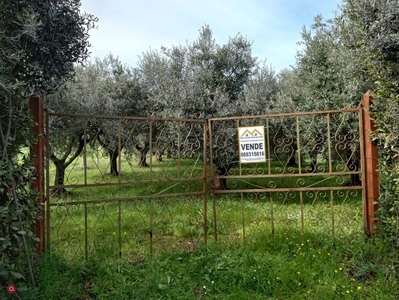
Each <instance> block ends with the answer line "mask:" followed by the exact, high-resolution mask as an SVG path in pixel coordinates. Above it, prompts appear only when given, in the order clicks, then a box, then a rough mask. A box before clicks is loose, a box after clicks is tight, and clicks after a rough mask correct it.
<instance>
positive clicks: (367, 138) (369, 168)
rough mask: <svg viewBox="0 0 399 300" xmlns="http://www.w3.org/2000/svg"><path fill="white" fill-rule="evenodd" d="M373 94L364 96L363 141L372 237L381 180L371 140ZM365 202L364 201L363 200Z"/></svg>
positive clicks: (374, 127)
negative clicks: (370, 111)
mask: <svg viewBox="0 0 399 300" xmlns="http://www.w3.org/2000/svg"><path fill="white" fill-rule="evenodd" d="M372 100H373V99H372V97H371V92H370V91H368V92H367V93H366V94H364V95H363V101H362V106H363V112H362V117H363V128H364V130H363V137H364V138H363V141H364V160H365V165H364V168H365V171H364V172H363V174H365V178H364V179H363V181H364V182H363V188H365V194H366V199H365V201H366V203H365V211H364V212H363V214H365V216H363V217H364V218H366V220H365V225H366V228H365V229H366V230H367V232H368V233H369V234H370V235H373V234H374V230H375V228H374V227H375V225H376V224H377V220H376V217H375V211H376V210H377V208H378V204H377V203H378V198H379V178H378V151H377V146H376V145H375V144H373V142H372V140H371V132H372V131H375V130H376V126H375V124H374V121H373V120H372V119H371V117H370V113H369V110H370V106H371V103H372ZM363 201H364V200H363Z"/></svg>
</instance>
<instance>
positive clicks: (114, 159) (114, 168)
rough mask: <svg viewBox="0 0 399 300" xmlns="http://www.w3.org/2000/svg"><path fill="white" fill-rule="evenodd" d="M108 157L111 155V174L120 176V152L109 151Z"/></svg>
mask: <svg viewBox="0 0 399 300" xmlns="http://www.w3.org/2000/svg"><path fill="white" fill-rule="evenodd" d="M108 155H109V163H110V168H111V169H110V174H111V175H115V176H118V175H119V172H118V156H119V151H118V149H117V150H116V151H113V150H108Z"/></svg>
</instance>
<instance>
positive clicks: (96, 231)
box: [23, 160, 399, 299]
mask: <svg viewBox="0 0 399 300" xmlns="http://www.w3.org/2000/svg"><path fill="white" fill-rule="evenodd" d="M101 163H102V164H104V166H103V167H101V166H99V167H98V168H92V169H89V170H86V171H84V170H82V168H81V167H79V166H77V165H76V166H75V168H76V170H72V171H70V173H69V176H71V178H72V177H74V178H77V179H76V180H75V181H74V182H75V184H76V182H78V183H79V182H84V181H85V179H84V177H82V174H83V173H84V172H86V173H87V178H86V181H87V180H89V181H90V180H91V181H94V179H93V178H95V180H96V181H97V182H104V181H105V180H107V182H111V181H114V182H118V181H119V182H125V181H129V180H132V178H135V179H136V180H135V181H134V182H133V183H131V184H123V185H100V186H91V187H90V188H80V187H74V188H70V189H69V191H70V192H71V194H70V195H68V196H67V197H66V198H53V199H52V200H51V201H52V205H54V206H51V208H50V209H51V211H50V213H51V223H50V228H51V235H50V238H51V247H50V249H48V251H47V253H46V254H45V255H44V256H43V257H42V258H41V259H40V261H39V265H38V268H37V269H36V277H37V280H38V282H39V283H38V288H37V289H36V290H34V291H30V292H26V293H25V294H24V298H23V299H30V298H32V299H33V298H40V299H206V298H208V299H366V298H369V299H398V297H399V291H398V284H397V279H398V278H397V274H396V272H397V255H396V252H395V251H394V249H392V248H390V247H389V245H385V244H384V243H383V242H381V241H379V240H378V238H373V239H370V238H366V237H365V235H364V234H363V232H362V209H361V203H362V200H361V191H360V190H343V191H316V192H314V191H313V192H312V191H306V192H302V195H301V192H296V191H294V192H291V191H285V192H264V193H262V192H254V193H252V192H251V193H232V194H220V195H215V196H211V195H209V194H208V195H207V198H206V201H205V200H204V197H203V196H198V195H197V196H195V195H194V196H188V197H178V196H176V195H174V196H168V193H176V192H178V191H179V190H182V189H185V191H190V192H200V191H201V189H202V188H203V181H202V179H201V176H197V174H200V173H198V170H200V168H201V166H200V165H199V164H198V161H196V160H192V161H188V160H186V161H185V162H184V166H183V164H182V167H181V170H180V172H177V171H172V170H176V169H175V168H174V167H173V162H168V161H166V162H165V161H164V162H163V165H162V166H161V165H155V164H154V166H153V168H152V169H151V170H152V171H153V174H148V173H149V171H148V169H144V168H143V169H139V168H135V169H134V170H132V172H127V171H123V172H122V174H121V175H120V176H119V177H110V176H109V175H106V168H107V166H106V162H101ZM168 164H169V165H168ZM125 167H126V169H127V167H128V166H125ZM129 167H131V166H129ZM99 170H102V171H99ZM257 170H259V168H258V167H257ZM264 170H265V169H264ZM172 172H175V173H172ZM141 173H146V175H145V174H141ZM258 173H259V171H258ZM79 174H80V175H79ZM132 174H134V175H132ZM168 174H169V175H168ZM170 174H173V175H170ZM183 174H186V175H184V176H183ZM193 174H196V175H193ZM200 175H201V174H200ZM146 176H149V177H146ZM151 176H154V177H155V178H159V179H158V181H156V184H155V183H154V182H153V183H148V182H140V181H139V180H137V178H144V179H143V180H144V181H145V178H147V179H148V178H150V177H151ZM179 176H180V178H185V179H187V180H186V181H183V182H182V183H176V182H174V181H173V180H171V179H173V178H178V177H179ZM197 177H198V179H197ZM90 178H91V179H90ZM165 178H166V179H165ZM238 180H239V181H240V182H239V184H238V185H241V186H244V185H247V186H254V185H257V186H259V185H261V184H265V182H262V179H259V178H258V179H253V180H252V181H251V180H247V179H245V180H242V179H240V178H238ZM288 180H292V182H291V183H290V182H288ZM297 180H298V179H297V178H294V179H292V178H291V179H287V178H285V179H284V178H283V179H278V178H273V179H272V181H273V184H275V185H276V186H290V185H291V186H295V184H297ZM306 180H307V183H306V184H307V185H310V186H312V185H314V184H316V183H317V182H318V181H320V180H324V179H322V178H321V177H320V178H319V177H317V176H316V177H312V178H307V179H306ZM345 180H347V178H343V179H342V180H337V178H328V180H327V181H329V182H330V183H329V184H330V185H331V186H333V185H336V184H337V182H338V183H342V185H344V184H345ZM263 181H264V180H263ZM269 183H270V182H266V185H268V184H269ZM324 184H325V183H324ZM228 185H229V186H231V187H236V186H238V185H236V184H235V183H234V181H233V180H231V181H229V180H228ZM187 187H188V188H187ZM154 191H155V193H159V194H158V195H162V194H165V195H166V196H165V197H146V196H147V195H151V193H154ZM165 191H166V192H165ZM143 196H144V197H143ZM140 197H142V198H140ZM98 199H102V200H103V201H98ZM205 216H206V218H204V217H205ZM205 220H206V221H205Z"/></svg>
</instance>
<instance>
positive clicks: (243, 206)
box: [241, 193, 245, 242]
mask: <svg viewBox="0 0 399 300" xmlns="http://www.w3.org/2000/svg"><path fill="white" fill-rule="evenodd" d="M241 220H242V241H243V242H245V205H244V193H241Z"/></svg>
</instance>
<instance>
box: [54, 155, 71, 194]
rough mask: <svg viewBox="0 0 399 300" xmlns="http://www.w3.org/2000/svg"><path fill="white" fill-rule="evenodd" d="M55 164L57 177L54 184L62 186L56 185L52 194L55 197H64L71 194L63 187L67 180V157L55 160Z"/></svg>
mask: <svg viewBox="0 0 399 300" xmlns="http://www.w3.org/2000/svg"><path fill="white" fill-rule="evenodd" d="M54 165H55V179H54V185H60V186H62V187H56V188H54V189H53V190H52V195H53V196H55V197H63V196H66V195H68V194H69V192H68V191H67V190H66V189H65V188H64V187H63V185H64V181H65V169H66V165H65V159H60V160H56V161H54Z"/></svg>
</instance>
